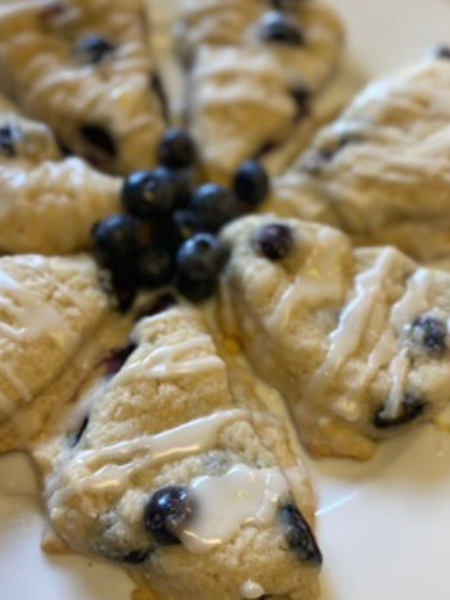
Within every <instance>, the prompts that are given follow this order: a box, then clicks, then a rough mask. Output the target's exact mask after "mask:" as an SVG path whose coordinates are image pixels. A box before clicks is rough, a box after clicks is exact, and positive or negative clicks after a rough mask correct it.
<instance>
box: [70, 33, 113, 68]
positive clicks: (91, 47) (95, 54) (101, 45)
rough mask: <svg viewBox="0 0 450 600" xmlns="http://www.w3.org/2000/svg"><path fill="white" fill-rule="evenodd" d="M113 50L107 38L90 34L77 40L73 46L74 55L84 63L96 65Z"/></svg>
mask: <svg viewBox="0 0 450 600" xmlns="http://www.w3.org/2000/svg"><path fill="white" fill-rule="evenodd" d="M114 50H115V47H114V44H112V42H110V41H109V40H108V39H107V38H105V37H103V36H100V35H96V34H92V35H88V36H87V37H85V38H83V39H81V40H79V42H78V43H77V44H76V46H75V53H76V54H77V55H78V56H81V57H82V58H83V59H84V60H85V61H86V62H88V63H91V64H92V65H98V64H99V63H101V62H102V61H103V60H104V59H105V58H106V57H107V56H109V55H111V54H112V53H113V52H114Z"/></svg>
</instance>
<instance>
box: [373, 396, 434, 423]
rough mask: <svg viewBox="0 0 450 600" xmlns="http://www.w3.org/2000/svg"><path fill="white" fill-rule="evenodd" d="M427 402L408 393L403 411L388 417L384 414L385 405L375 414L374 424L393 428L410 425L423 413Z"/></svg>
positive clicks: (403, 404) (404, 400)
mask: <svg viewBox="0 0 450 600" xmlns="http://www.w3.org/2000/svg"><path fill="white" fill-rule="evenodd" d="M427 404H428V403H427V402H426V401H425V400H423V399H422V398H418V397H417V396H415V395H414V394H410V393H407V394H405V397H404V399H403V402H402V407H401V412H400V414H399V415H398V416H397V417H394V418H389V417H386V416H385V415H384V412H385V407H384V406H383V407H382V408H381V409H380V410H379V411H378V412H377V414H376V415H375V418H374V421H373V424H374V425H375V427H376V428H377V429H392V428H394V427H401V426H403V425H409V424H410V423H412V422H413V421H415V420H416V419H418V418H419V417H420V416H422V415H423V413H424V411H425V409H426V407H427Z"/></svg>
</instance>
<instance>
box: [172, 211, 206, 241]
mask: <svg viewBox="0 0 450 600" xmlns="http://www.w3.org/2000/svg"><path fill="white" fill-rule="evenodd" d="M172 219H173V225H174V227H175V231H176V235H177V237H178V240H179V244H180V245H181V244H182V243H183V242H186V241H187V240H189V239H191V238H192V237H194V236H195V235H197V234H198V233H201V232H202V226H201V225H200V223H199V221H198V219H197V217H196V215H195V214H194V213H193V212H192V211H190V210H177V211H175V213H174V215H173V217H172Z"/></svg>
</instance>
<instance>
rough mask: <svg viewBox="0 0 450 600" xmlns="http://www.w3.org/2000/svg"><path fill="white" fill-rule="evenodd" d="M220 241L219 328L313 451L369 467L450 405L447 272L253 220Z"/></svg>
mask: <svg viewBox="0 0 450 600" xmlns="http://www.w3.org/2000/svg"><path fill="white" fill-rule="evenodd" d="M223 237H224V240H225V241H226V242H227V243H228V244H229V246H230V248H231V259H230V262H229V264H228V267H227V269H226V270H225V274H224V277H223V283H222V293H221V298H220V306H219V316H220V320H221V325H222V327H223V329H224V330H225V332H226V333H227V334H228V336H229V337H231V338H233V337H235V338H237V340H238V341H240V342H241V343H242V345H243V347H244V348H245V350H246V352H247V354H248V356H249V358H250V360H251V362H252V364H253V365H254V367H255V368H256V370H257V371H258V372H259V373H260V375H261V376H262V377H263V378H265V379H266V380H267V381H268V382H269V383H271V384H272V385H275V386H276V387H277V388H278V389H279V390H280V391H281V392H282V393H283V394H284V396H285V397H286V399H287V400H288V402H289V404H290V406H291V408H292V411H293V415H294V418H295V420H296V423H297V425H298V428H299V430H300V433H301V437H302V439H303V440H304V442H305V444H306V446H307V447H308V449H309V450H310V451H311V452H312V453H313V454H316V455H337V456H351V457H355V458H359V459H367V458H369V457H370V456H371V455H372V454H373V452H374V450H375V447H376V442H378V441H379V440H382V439H383V438H385V437H388V436H391V435H394V434H396V433H398V432H402V431H403V430H404V429H406V428H408V427H410V426H413V425H415V424H417V423H418V422H421V421H423V420H427V419H431V418H433V417H434V416H435V415H436V413H437V412H438V411H439V410H440V409H441V408H443V407H445V406H446V405H447V403H448V401H449V399H450V352H449V347H448V346H449V334H448V322H449V319H450V275H449V274H448V273H445V272H441V271H437V270H431V269H425V268H421V267H419V266H418V265H417V264H416V263H415V262H413V261H412V260H411V259H409V258H408V257H406V255H404V254H402V253H401V252H399V251H398V250H396V249H394V248H393V247H379V248H362V249H356V250H355V249H353V248H352V245H351V243H350V240H349V238H348V237H347V236H346V235H345V234H343V233H341V232H339V231H338V230H336V229H333V228H331V227H328V226H326V225H317V224H313V223H308V222H302V221H297V220H295V219H281V218H278V217H274V216H257V217H248V218H246V219H242V220H240V221H238V222H236V223H235V224H233V225H230V226H229V227H228V228H227V229H226V230H225V232H224V233H223Z"/></svg>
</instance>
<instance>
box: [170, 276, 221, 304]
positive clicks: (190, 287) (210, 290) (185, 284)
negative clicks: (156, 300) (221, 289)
mask: <svg viewBox="0 0 450 600" xmlns="http://www.w3.org/2000/svg"><path fill="white" fill-rule="evenodd" d="M176 284H177V290H178V291H179V293H180V294H181V295H182V296H184V297H185V298H187V299H188V300H190V301H191V302H195V303H197V302H205V301H206V300H209V299H210V298H212V297H213V296H214V294H215V292H216V289H217V280H216V279H208V280H205V281H198V280H195V279H194V280H193V279H190V278H189V277H183V276H182V275H178V276H177V280H176Z"/></svg>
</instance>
